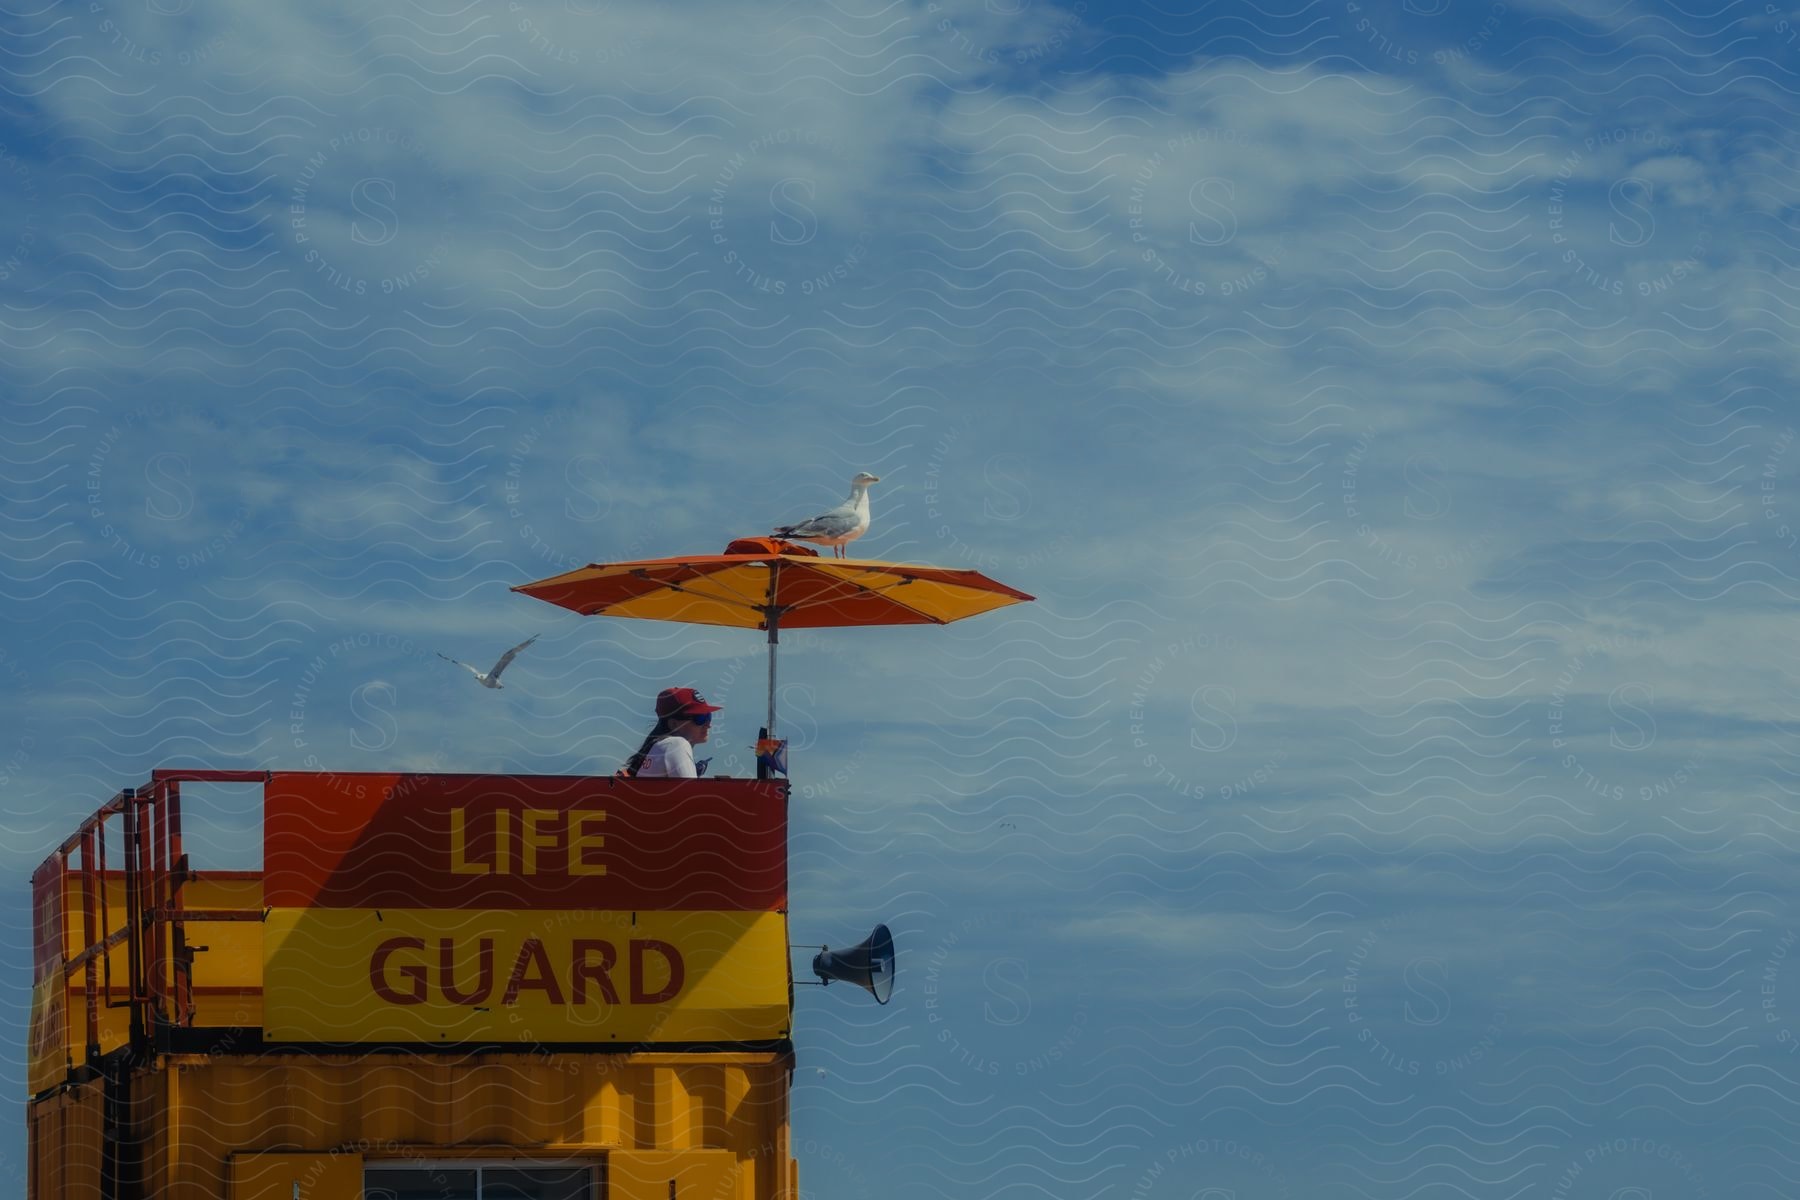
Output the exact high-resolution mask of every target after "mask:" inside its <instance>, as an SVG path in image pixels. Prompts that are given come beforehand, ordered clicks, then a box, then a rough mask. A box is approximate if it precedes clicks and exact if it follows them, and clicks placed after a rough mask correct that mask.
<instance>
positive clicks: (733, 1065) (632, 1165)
mask: <svg viewBox="0 0 1800 1200" xmlns="http://www.w3.org/2000/svg"><path fill="white" fill-rule="evenodd" d="M196 783H205V784H218V783H231V784H241V785H244V786H248V787H258V788H260V789H261V791H262V816H263V820H262V844H263V869H262V870H261V871H260V872H257V871H209V870H206V869H205V868H204V866H203V865H200V864H194V863H191V862H190V861H189V857H188V855H187V854H186V853H185V852H184V851H183V849H182V816H181V789H182V785H183V784H196ZM787 797H788V789H787V784H786V783H785V782H782V781H779V780H752V779H740V780H733V779H687V780H673V779H670V780H663V779H643V780H638V779H622V778H591V777H575V776H534V775H444V774H369V773H351V774H333V773H326V772H290V771H275V772H261V771H255V772H246V771H190V770H178V771H156V772H153V773H152V776H151V779H150V781H149V783H148V784H147V785H146V786H144V787H139V788H129V789H126V790H124V791H121V792H120V793H119V794H118V795H116V796H114V797H113V798H112V799H111V800H109V801H108V802H107V803H106V804H105V805H103V806H102V807H101V808H100V809H99V811H98V812H96V813H94V815H93V816H91V817H89V818H88V819H87V820H86V821H84V822H82V824H81V827H80V828H79V829H78V830H77V831H76V832H75V833H74V834H73V835H72V836H71V837H70V838H69V839H68V840H67V841H65V842H63V843H62V845H61V846H59V847H58V848H57V850H56V851H55V852H54V853H52V854H51V855H50V857H49V858H48V859H47V860H46V861H45V862H44V864H43V866H42V867H41V868H39V870H38V871H37V872H36V873H35V875H34V876H33V878H32V887H33V908H34V928H35V955H34V966H33V981H34V986H33V993H32V1014H31V1035H30V1037H31V1045H30V1065H29V1071H30V1090H31V1094H32V1099H31V1102H30V1106H29V1116H28V1120H29V1128H30V1185H29V1186H30V1195H31V1197H32V1200H65V1198H67V1200H74V1198H77V1197H79V1198H81V1200H132V1198H137V1197H157V1198H159V1200H163V1198H166V1200H348V1198H354V1197H366V1198H367V1200H495V1198H498V1197H507V1198H531V1200H793V1198H794V1197H797V1195H798V1181H797V1176H796V1172H797V1168H796V1166H795V1163H794V1161H793V1158H792V1155H791V1154H790V1152H789V1130H788V1093H789V1087H790V1082H791V1077H792V1072H793V1051H792V1043H791V1041H790V1031H791V1028H792V1025H791V1016H792V1011H793V990H792V985H793V980H792V976H791V973H790V966H789V950H788V929H787Z"/></svg>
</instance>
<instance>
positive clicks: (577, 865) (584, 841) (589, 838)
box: [569, 809, 606, 875]
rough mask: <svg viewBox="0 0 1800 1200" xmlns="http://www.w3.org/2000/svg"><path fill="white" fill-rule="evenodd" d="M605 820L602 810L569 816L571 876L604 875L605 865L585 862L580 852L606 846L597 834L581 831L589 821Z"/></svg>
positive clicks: (585, 859) (575, 813) (604, 813)
mask: <svg viewBox="0 0 1800 1200" xmlns="http://www.w3.org/2000/svg"><path fill="white" fill-rule="evenodd" d="M604 820H606V812H605V810H604V809H601V810H598V811H593V812H572V813H570V814H569V874H571V875H604V874H606V864H605V863H591V862H589V861H587V857H586V855H584V854H583V853H582V851H584V850H586V849H587V848H588V847H589V846H593V847H594V848H596V849H598V848H599V847H601V846H604V845H606V839H605V838H604V837H601V836H600V835H599V834H597V833H589V832H587V830H585V829H583V828H582V826H584V825H586V824H587V823H588V822H589V821H604Z"/></svg>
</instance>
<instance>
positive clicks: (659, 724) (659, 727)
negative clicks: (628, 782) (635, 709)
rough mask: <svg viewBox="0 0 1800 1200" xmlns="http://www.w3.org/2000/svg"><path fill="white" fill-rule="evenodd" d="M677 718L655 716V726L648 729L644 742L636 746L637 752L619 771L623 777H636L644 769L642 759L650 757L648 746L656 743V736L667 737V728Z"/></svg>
mask: <svg viewBox="0 0 1800 1200" xmlns="http://www.w3.org/2000/svg"><path fill="white" fill-rule="evenodd" d="M678 719H679V718H675V717H658V718H656V728H655V729H652V730H651V731H650V736H649V737H647V738H645V739H644V744H643V745H641V746H639V747H638V748H637V753H636V754H634V755H632V756H631V757H630V758H629V759H628V760H626V763H625V769H624V770H623V771H622V772H620V773H621V774H622V775H624V776H625V778H627V779H635V778H637V773H638V772H639V771H641V770H643V769H644V760H645V759H646V758H649V757H650V747H652V746H654V745H656V740H657V739H658V738H661V737H667V736H668V733H669V730H671V729H673V728H675V721H676V720H678Z"/></svg>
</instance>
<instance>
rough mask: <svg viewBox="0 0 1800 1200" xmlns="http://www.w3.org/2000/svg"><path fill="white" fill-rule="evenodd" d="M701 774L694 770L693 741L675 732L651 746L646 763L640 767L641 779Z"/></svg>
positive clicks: (673, 777) (645, 758) (681, 777)
mask: <svg viewBox="0 0 1800 1200" xmlns="http://www.w3.org/2000/svg"><path fill="white" fill-rule="evenodd" d="M699 775H700V773H699V772H698V771H696V770H694V746H693V743H692V742H690V741H688V740H687V739H686V738H684V737H678V736H676V735H674V734H671V735H669V736H668V737H665V738H662V739H660V740H658V741H657V743H656V744H655V745H653V746H651V747H650V753H649V754H647V755H645V756H644V765H643V766H642V767H640V768H638V778H639V779H697V778H699Z"/></svg>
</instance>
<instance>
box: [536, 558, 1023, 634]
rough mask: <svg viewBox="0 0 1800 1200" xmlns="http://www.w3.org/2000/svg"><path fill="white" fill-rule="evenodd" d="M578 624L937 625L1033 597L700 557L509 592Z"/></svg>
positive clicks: (952, 580) (998, 586)
mask: <svg viewBox="0 0 1800 1200" xmlns="http://www.w3.org/2000/svg"><path fill="white" fill-rule="evenodd" d="M513 591H515V592H523V593H524V594H525V595H527V596H534V597H536V598H537V599H539V600H545V601H548V602H549V603H551V604H557V605H561V606H562V607H563V608H568V609H573V610H574V611H576V612H578V613H581V614H582V615H584V616H607V617H638V618H642V619H645V620H651V621H681V622H684V623H686V624H689V625H729V626H734V627H736V628H739V629H766V628H768V624H767V623H768V621H769V617H770V613H769V609H770V608H771V607H773V608H775V609H776V610H777V611H776V613H775V614H774V615H775V619H776V621H777V622H778V623H779V624H780V626H781V627H782V628H784V629H820V628H838V627H842V626H847V625H945V624H948V623H949V622H951V621H959V620H961V619H962V618H964V617H973V616H976V615H978V614H980V613H984V612H988V611H990V610H992V609H996V608H1004V607H1006V606H1007V605H1009V604H1017V603H1019V602H1020V601H1022V600H1031V599H1035V597H1033V596H1029V595H1027V594H1026V593H1024V592H1021V591H1018V590H1017V589H1015V588H1010V587H1007V586H1006V585H1005V584H1004V583H998V582H996V581H994V580H992V579H989V578H988V577H987V576H985V575H983V574H982V573H981V572H979V571H959V570H951V569H948V568H945V567H915V566H910V565H907V564H903V563H889V562H874V561H869V560H863V559H854V558H835V559H834V558H808V557H804V556H801V555H788V554H781V555H770V554H707V555H698V556H688V557H684V558H652V559H646V560H644V561H641V562H621V563H594V564H592V565H590V566H586V567H581V568H580V569H578V570H574V571H569V572H567V573H566V574H562V575H556V576H553V577H551V578H549V579H540V580H537V581H536V582H535V583H522V584H520V585H519V586H518V587H515V588H514V589H513Z"/></svg>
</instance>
